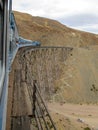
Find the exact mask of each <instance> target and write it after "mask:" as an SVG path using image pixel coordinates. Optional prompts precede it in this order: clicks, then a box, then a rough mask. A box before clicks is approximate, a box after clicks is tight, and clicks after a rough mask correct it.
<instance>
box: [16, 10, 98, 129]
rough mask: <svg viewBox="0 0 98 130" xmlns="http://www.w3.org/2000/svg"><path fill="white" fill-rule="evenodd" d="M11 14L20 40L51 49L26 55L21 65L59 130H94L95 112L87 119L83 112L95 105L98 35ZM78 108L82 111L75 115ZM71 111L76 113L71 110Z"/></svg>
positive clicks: (23, 15)
mask: <svg viewBox="0 0 98 130" xmlns="http://www.w3.org/2000/svg"><path fill="white" fill-rule="evenodd" d="M14 14H15V18H16V22H17V26H18V30H19V34H20V35H21V36H23V37H24V38H27V39H31V40H37V41H40V42H41V46H48V47H50V46H52V47H51V48H44V47H41V48H40V49H39V48H36V49H33V50H29V51H26V52H25V60H24V61H25V64H26V65H27V66H28V68H27V69H26V71H27V70H29V72H30V73H31V74H32V78H33V79H34V80H37V81H38V84H39V85H40V88H41V93H42V95H43V97H44V99H47V104H48V108H49V110H50V112H51V115H53V118H54V120H55V122H56V125H57V127H58V130H65V128H66V129H68V130H69V129H70V130H91V129H94V130H96V129H97V128H98V127H97V122H96V120H98V116H97V114H95V113H96V111H97V110H96V109H95V113H93V112H92V111H91V114H90V113H89V112H88V115H86V112H84V111H85V110H87V109H89V108H91V109H93V108H92V106H93V107H95V108H96V106H97V105H98V80H97V77H98V35H95V34H91V33H87V32H83V31H77V30H74V29H71V28H68V27H66V26H65V25H62V24H61V23H59V22H57V21H55V20H50V19H46V18H41V17H33V16H31V15H28V14H24V13H19V12H14ZM53 46H56V47H54V48H53ZM57 46H62V47H60V48H57ZM14 69H15V68H14ZM48 102H49V103H48ZM54 104H55V105H54ZM58 104H59V105H58ZM67 104H68V105H67ZM69 104H70V105H71V106H70V105H69ZM85 104H86V105H87V106H88V107H87V106H86V107H85ZM89 104H90V105H89ZM66 105H67V107H68V108H67V107H65V106H66ZM77 105H79V106H77ZM81 105H82V106H84V107H83V108H82V110H83V111H81V112H80V113H78V114H77V113H76V112H77V111H79V110H80V106H81ZM91 105H92V106H91ZM53 106H54V107H53ZM60 107H61V108H60ZM74 107H76V108H77V109H70V108H74ZM62 109H63V110H62ZM67 109H70V112H69V111H67ZM60 110H62V112H61V111H60ZM83 113H84V114H83ZM93 116H94V117H93ZM84 117H85V118H84ZM80 118H81V119H82V123H81V119H80ZM85 119H86V120H85ZM94 120H95V122H94ZM91 122H92V123H91Z"/></svg>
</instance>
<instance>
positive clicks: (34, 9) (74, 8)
mask: <svg viewBox="0 0 98 130" xmlns="http://www.w3.org/2000/svg"><path fill="white" fill-rule="evenodd" d="M12 1H13V10H16V11H20V12H25V13H29V14H31V15H32V16H41V17H47V18H50V19H55V20H58V21H59V22H61V23H62V24H64V25H66V26H69V27H72V28H75V29H79V30H84V31H87V32H92V33H96V34H98V0H25V1H24V0H20V1H19V0H12Z"/></svg>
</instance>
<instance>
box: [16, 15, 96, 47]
mask: <svg viewBox="0 0 98 130" xmlns="http://www.w3.org/2000/svg"><path fill="white" fill-rule="evenodd" d="M14 14H15V18H16V22H17V25H18V29H19V33H20V35H21V36H24V37H25V38H27V39H32V40H38V41H40V42H41V43H42V45H48V46H50V45H56V46H61V45H62V46H77V47H78V46H82V47H86V46H88V45H96V44H98V35H94V34H91V33H86V32H82V31H77V30H74V29H71V28H68V27H67V26H65V25H63V24H61V23H59V22H57V21H55V20H51V19H47V18H42V17H33V16H31V15H29V14H25V13H20V12H14Z"/></svg>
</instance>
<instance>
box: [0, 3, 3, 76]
mask: <svg viewBox="0 0 98 130" xmlns="http://www.w3.org/2000/svg"><path fill="white" fill-rule="evenodd" d="M2 3H3V2H2V1H0V77H1V74H2V65H3V54H2V53H3V5H2Z"/></svg>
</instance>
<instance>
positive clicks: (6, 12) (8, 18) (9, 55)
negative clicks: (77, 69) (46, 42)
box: [0, 0, 40, 130]
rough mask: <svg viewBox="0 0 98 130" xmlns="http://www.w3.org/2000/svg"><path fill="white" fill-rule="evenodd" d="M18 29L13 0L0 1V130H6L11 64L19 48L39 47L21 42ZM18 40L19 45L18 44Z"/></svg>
mask: <svg viewBox="0 0 98 130" xmlns="http://www.w3.org/2000/svg"><path fill="white" fill-rule="evenodd" d="M19 39H20V38H19V35H18V29H17V25H16V22H15V18H14V15H13V12H12V0H0V130H5V129H6V113H7V95H8V81H9V72H10V67H11V63H12V62H13V60H14V57H15V55H16V53H17V51H18V49H19V48H21V47H25V46H39V45H40V43H38V42H36V41H35V42H33V41H30V42H29V43H28V40H27V42H26V39H24V40H25V42H24V43H22V42H21V41H19ZM17 40H18V43H19V44H17Z"/></svg>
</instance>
